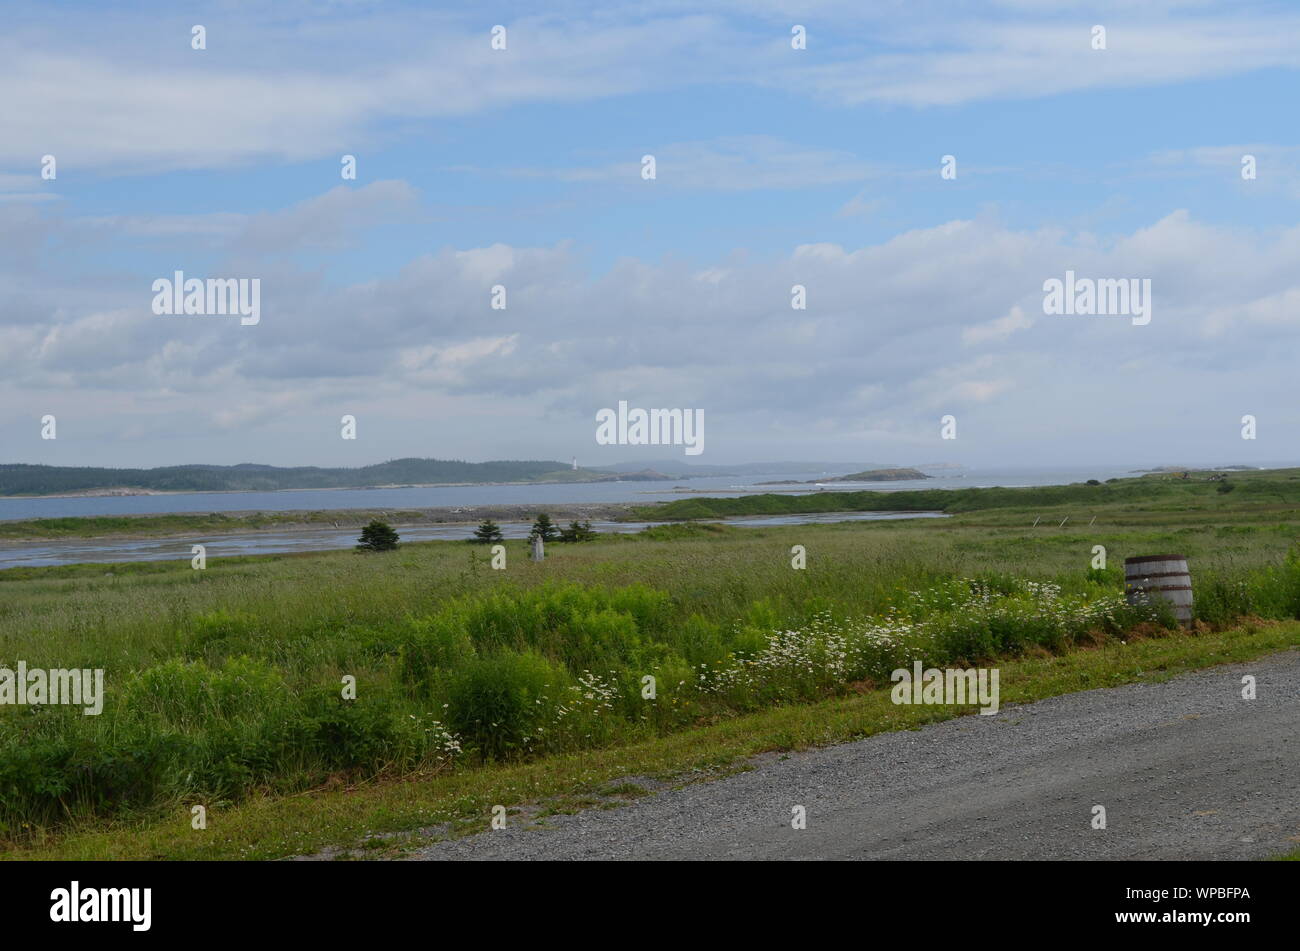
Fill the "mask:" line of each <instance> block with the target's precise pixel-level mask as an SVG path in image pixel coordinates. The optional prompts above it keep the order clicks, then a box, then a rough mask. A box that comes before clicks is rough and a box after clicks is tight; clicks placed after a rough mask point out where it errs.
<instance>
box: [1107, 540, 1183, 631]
mask: <svg viewBox="0 0 1300 951" xmlns="http://www.w3.org/2000/svg"><path fill="white" fill-rule="evenodd" d="M1124 596H1125V598H1126V599H1127V600H1128V603H1129V604H1137V603H1139V602H1140V601H1141V600H1142V599H1143V598H1146V599H1148V600H1155V599H1157V598H1159V599H1161V600H1163V601H1166V602H1168V603H1169V605H1170V607H1171V608H1172V609H1173V612H1174V617H1176V618H1177V619H1178V620H1179V622H1181V623H1182V624H1191V623H1192V576H1191V573H1190V572H1189V571H1188V569H1187V559H1186V558H1185V557H1183V556H1182V555H1141V556H1138V557H1136V558H1125V559H1124Z"/></svg>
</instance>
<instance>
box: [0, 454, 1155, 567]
mask: <svg viewBox="0 0 1300 951" xmlns="http://www.w3.org/2000/svg"><path fill="white" fill-rule="evenodd" d="M1132 471H1133V470H1132V468H1131V467H1125V468H1121V467H1117V466H1096V467H1091V468H1080V467H1075V468H1068V469H1067V468H1058V469H1001V470H998V469H961V470H944V469H936V470H931V473H932V476H933V477H932V478H929V479H923V480H911V481H903V482H872V483H865V484H853V485H850V484H848V483H839V484H828V485H823V486H817V485H805V486H793V487H792V486H760V485H758V484H757V483H761V482H771V481H777V480H781V479H788V478H799V479H800V480H803V481H807V480H810V479H813V478H816V476H814V475H812V474H807V475H801V476H789V475H761V474H760V475H745V476H708V477H703V478H696V479H684V480H681V481H675V482H585V483H568V484H554V485H452V486H428V487H422V488H398V489H304V490H292V491H280V492H186V493H176V494H172V495H132V496H103V497H93V498H49V497H47V498H32V499H26V498H19V499H14V498H9V499H0V520H11V519H29V518H65V517H75V516H89V515H146V514H161V513H207V512H243V511H263V512H286V511H304V510H305V511H312V510H321V509H372V510H374V509H378V510H381V511H382V510H384V509H394V510H400V509H420V508H436V507H448V508H458V507H466V508H468V507H472V506H479V505H536V506H537V507H538V509H539V510H544V509H545V507H546V506H547V505H548V504H562V503H612V502H655V501H667V500H672V499H681V498H690V497H691V494H699V493H705V494H708V495H715V496H739V495H751V494H754V493H757V492H777V491H779V492H797V493H805V492H834V491H859V490H861V489H874V490H878V491H883V492H897V491H902V490H906V489H962V488H975V487H984V486H994V485H1001V486H1030V485H1062V484H1066V483H1070V482H1082V481H1085V480H1087V479H1101V480H1104V479H1109V478H1112V477H1122V476H1127V475H1131V474H1132ZM843 474H844V473H842V472H828V473H825V474H824V475H825V477H832V476H836V475H843ZM682 488H686V489H689V490H691V491H690V493H683V492H682V491H680V489H682ZM936 516H938V517H941V516H940V513H935V512H926V513H915V512H912V513H891V512H862V513H852V514H835V513H831V514H816V515H789V516H763V517H754V518H740V519H730V520H728V521H730V522H731V523H734V524H737V525H751V526H760V525H795V524H810V523H817V522H844V521H875V520H882V519H895V518H932V517H936ZM645 525H646V523H638V522H599V523H593V527H595V528H596V529H597V530H598V531H603V532H636V531H640V530H641V529H642V528H644V527H645ZM528 528H529V526H528V525H527V524H523V523H508V524H503V525H502V531H503V534H505V535H506V537H508V538H523V537H524V536H526V535H527V532H528ZM400 531H401V534H402V537H403V538H404V539H405V540H407V541H426V540H430V539H457V538H468V537H469V535H470V533H471V532H472V527H471V526H468V525H447V524H442V525H438V524H433V525H427V526H418V527H406V528H402V529H401V530H400ZM356 535H357V532H356V530H339V529H333V528H331V529H318V528H312V529H287V530H285V531H282V532H245V533H242V534H234V535H220V536H211V537H209V538H201V537H195V538H189V537H186V538H150V539H120V538H104V539H83V540H69V541H57V542H51V541H33V542H16V543H4V544H0V569H2V568H12V567H18V566H41V565H65V564H79V563H87V562H89V563H111V562H124V561H165V560H172V559H189V558H190V557H191V554H190V546H191V545H192V544H196V543H201V544H203V545H205V546H206V548H207V556H208V557H209V558H220V557H222V556H226V557H230V556H234V555H257V554H276V553H285V552H301V551H322V550H327V549H339V548H350V547H352V546H353V545H354V544H355V543H356Z"/></svg>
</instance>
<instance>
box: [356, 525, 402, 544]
mask: <svg viewBox="0 0 1300 951" xmlns="http://www.w3.org/2000/svg"><path fill="white" fill-rule="evenodd" d="M399 537H401V536H399V535H398V534H397V532H395V531H393V526H391V525H389V524H388V523H387V522H381V521H379V519H374V520H373V521H372V522H371V523H370V524H369V525H367V526H366V527H365V528H363V529H361V537H360V538H358V539H357V541H358V542H360V544H358V545H357V551H392V550H393V549H395V548H396V547H397V539H398V538H399Z"/></svg>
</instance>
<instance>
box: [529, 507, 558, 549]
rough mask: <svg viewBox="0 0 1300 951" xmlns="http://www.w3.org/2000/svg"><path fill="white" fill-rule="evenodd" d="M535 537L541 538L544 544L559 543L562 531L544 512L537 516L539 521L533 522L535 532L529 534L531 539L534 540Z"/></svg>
mask: <svg viewBox="0 0 1300 951" xmlns="http://www.w3.org/2000/svg"><path fill="white" fill-rule="evenodd" d="M533 536H537V537H539V538H541V540H542V541H544V542H553V541H558V540H559V538H560V530H559V529H558V528H556V527H555V523H554V522H552V521H551V517H550V516H549V515H547V514H546V513H545V512H542V513H541V514H540V515H538V516H537V521H535V522H533V530H532V531H531V532H529V533H528V537H529V538H532V537H533Z"/></svg>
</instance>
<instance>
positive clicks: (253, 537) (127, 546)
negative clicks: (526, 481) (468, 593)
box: [0, 512, 948, 569]
mask: <svg viewBox="0 0 1300 951" xmlns="http://www.w3.org/2000/svg"><path fill="white" fill-rule="evenodd" d="M947 517H948V516H946V515H944V514H943V513H941V512H848V513H843V514H838V513H830V514H825V513H818V514H812V515H760V516H754V517H752V518H749V517H747V518H735V519H727V520H726V521H728V523H729V524H732V525H741V526H751V527H757V526H762V525H808V524H817V523H830V522H880V521H889V520H893V519H903V518H947ZM718 521H722V520H721V519H719V520H718ZM591 524H592V528H594V529H596V530H597V531H600V532H614V533H627V532H639V531H641V529H643V528H645V527H647V526H648V525H650V524H652V523H649V522H604V521H600V522H598V521H592V523H591ZM530 528H531V525H530V524H529V523H527V522H503V523H502V524H501V534H502V535H503V536H505V537H506V538H527V537H528V532H529V529H530ZM473 532H474V527H473V526H472V525H427V526H426V525H419V526H412V527H403V528H399V533H400V535H401V537H402V541H406V542H419V541H430V540H433V539H451V540H456V539H468V538H469V537H470V536H471V535H472V534H473ZM357 534H358V531H357V529H351V530H349V531H340V530H338V529H334V528H327V529H319V528H309V529H295V530H289V531H283V532H245V533H242V534H237V535H219V536H212V537H211V538H206V537H203V536H199V535H196V536H194V537H193V538H189V537H187V538H136V539H131V538H126V539H121V538H104V539H84V540H78V541H58V542H48V541H42V542H18V543H7V544H4V545H0V569H4V568H16V567H20V566H23V567H38V566H50V565H77V564H111V563H114V562H125V561H189V559H190V557H191V553H190V546H191V545H194V544H201V545H203V546H204V547H205V548H206V549H207V557H208V558H210V559H215V558H222V557H226V558H229V557H232V556H235V555H270V554H278V553H284V552H302V551H328V550H335V549H347V548H351V547H352V546H353V545H355V544H356V543H357Z"/></svg>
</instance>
